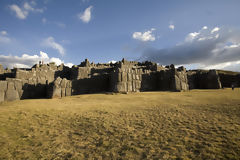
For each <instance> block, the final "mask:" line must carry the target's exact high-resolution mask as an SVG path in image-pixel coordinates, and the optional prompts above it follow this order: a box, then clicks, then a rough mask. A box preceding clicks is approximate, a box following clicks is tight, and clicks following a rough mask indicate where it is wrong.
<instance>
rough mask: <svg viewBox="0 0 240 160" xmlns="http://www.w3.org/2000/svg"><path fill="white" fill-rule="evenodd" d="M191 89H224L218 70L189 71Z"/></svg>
mask: <svg viewBox="0 0 240 160" xmlns="http://www.w3.org/2000/svg"><path fill="white" fill-rule="evenodd" d="M188 80H189V86H190V89H220V88H222V85H221V82H220V78H219V75H218V72H217V71H216V70H193V71H188Z"/></svg>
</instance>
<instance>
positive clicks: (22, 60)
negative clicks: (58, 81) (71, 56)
mask: <svg viewBox="0 0 240 160" xmlns="http://www.w3.org/2000/svg"><path fill="white" fill-rule="evenodd" d="M39 61H43V62H44V63H50V62H55V64H56V65H60V64H62V63H64V61H62V60H61V59H59V58H56V57H51V58H49V56H48V54H47V53H45V52H42V51H40V54H39V55H29V54H23V55H22V56H21V57H19V56H12V55H8V56H5V55H0V64H2V65H3V66H4V67H8V68H13V67H17V68H31V67H32V66H33V65H34V64H37V63H38V62H39ZM65 65H66V66H68V67H72V66H73V64H72V63H66V64H65Z"/></svg>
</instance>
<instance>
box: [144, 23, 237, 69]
mask: <svg viewBox="0 0 240 160" xmlns="http://www.w3.org/2000/svg"><path fill="white" fill-rule="evenodd" d="M239 37H240V30H239V29H234V28H226V27H222V28H221V29H220V28H219V27H215V28H213V29H212V28H211V29H210V28H207V27H203V28H202V29H200V30H199V31H196V32H192V33H189V34H187V36H186V37H185V40H184V41H183V42H182V43H179V44H178V45H176V46H172V47H170V48H163V49H155V48H152V47H148V48H147V49H146V48H145V49H144V51H143V53H142V56H141V58H140V59H141V60H142V61H144V60H148V61H154V62H157V63H159V64H161V65H169V64H175V65H192V66H194V65H198V66H199V68H205V69H212V68H214V69H230V70H234V71H240V54H239V53H240V38H239ZM237 67H238V68H237Z"/></svg>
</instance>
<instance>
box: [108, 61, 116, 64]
mask: <svg viewBox="0 0 240 160" xmlns="http://www.w3.org/2000/svg"><path fill="white" fill-rule="evenodd" d="M108 63H112V64H115V63H117V61H115V60H111V61H109V62H108Z"/></svg>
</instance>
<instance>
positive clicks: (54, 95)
mask: <svg viewBox="0 0 240 160" xmlns="http://www.w3.org/2000/svg"><path fill="white" fill-rule="evenodd" d="M60 97H62V89H61V88H56V87H54V88H53V93H52V98H60Z"/></svg>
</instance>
